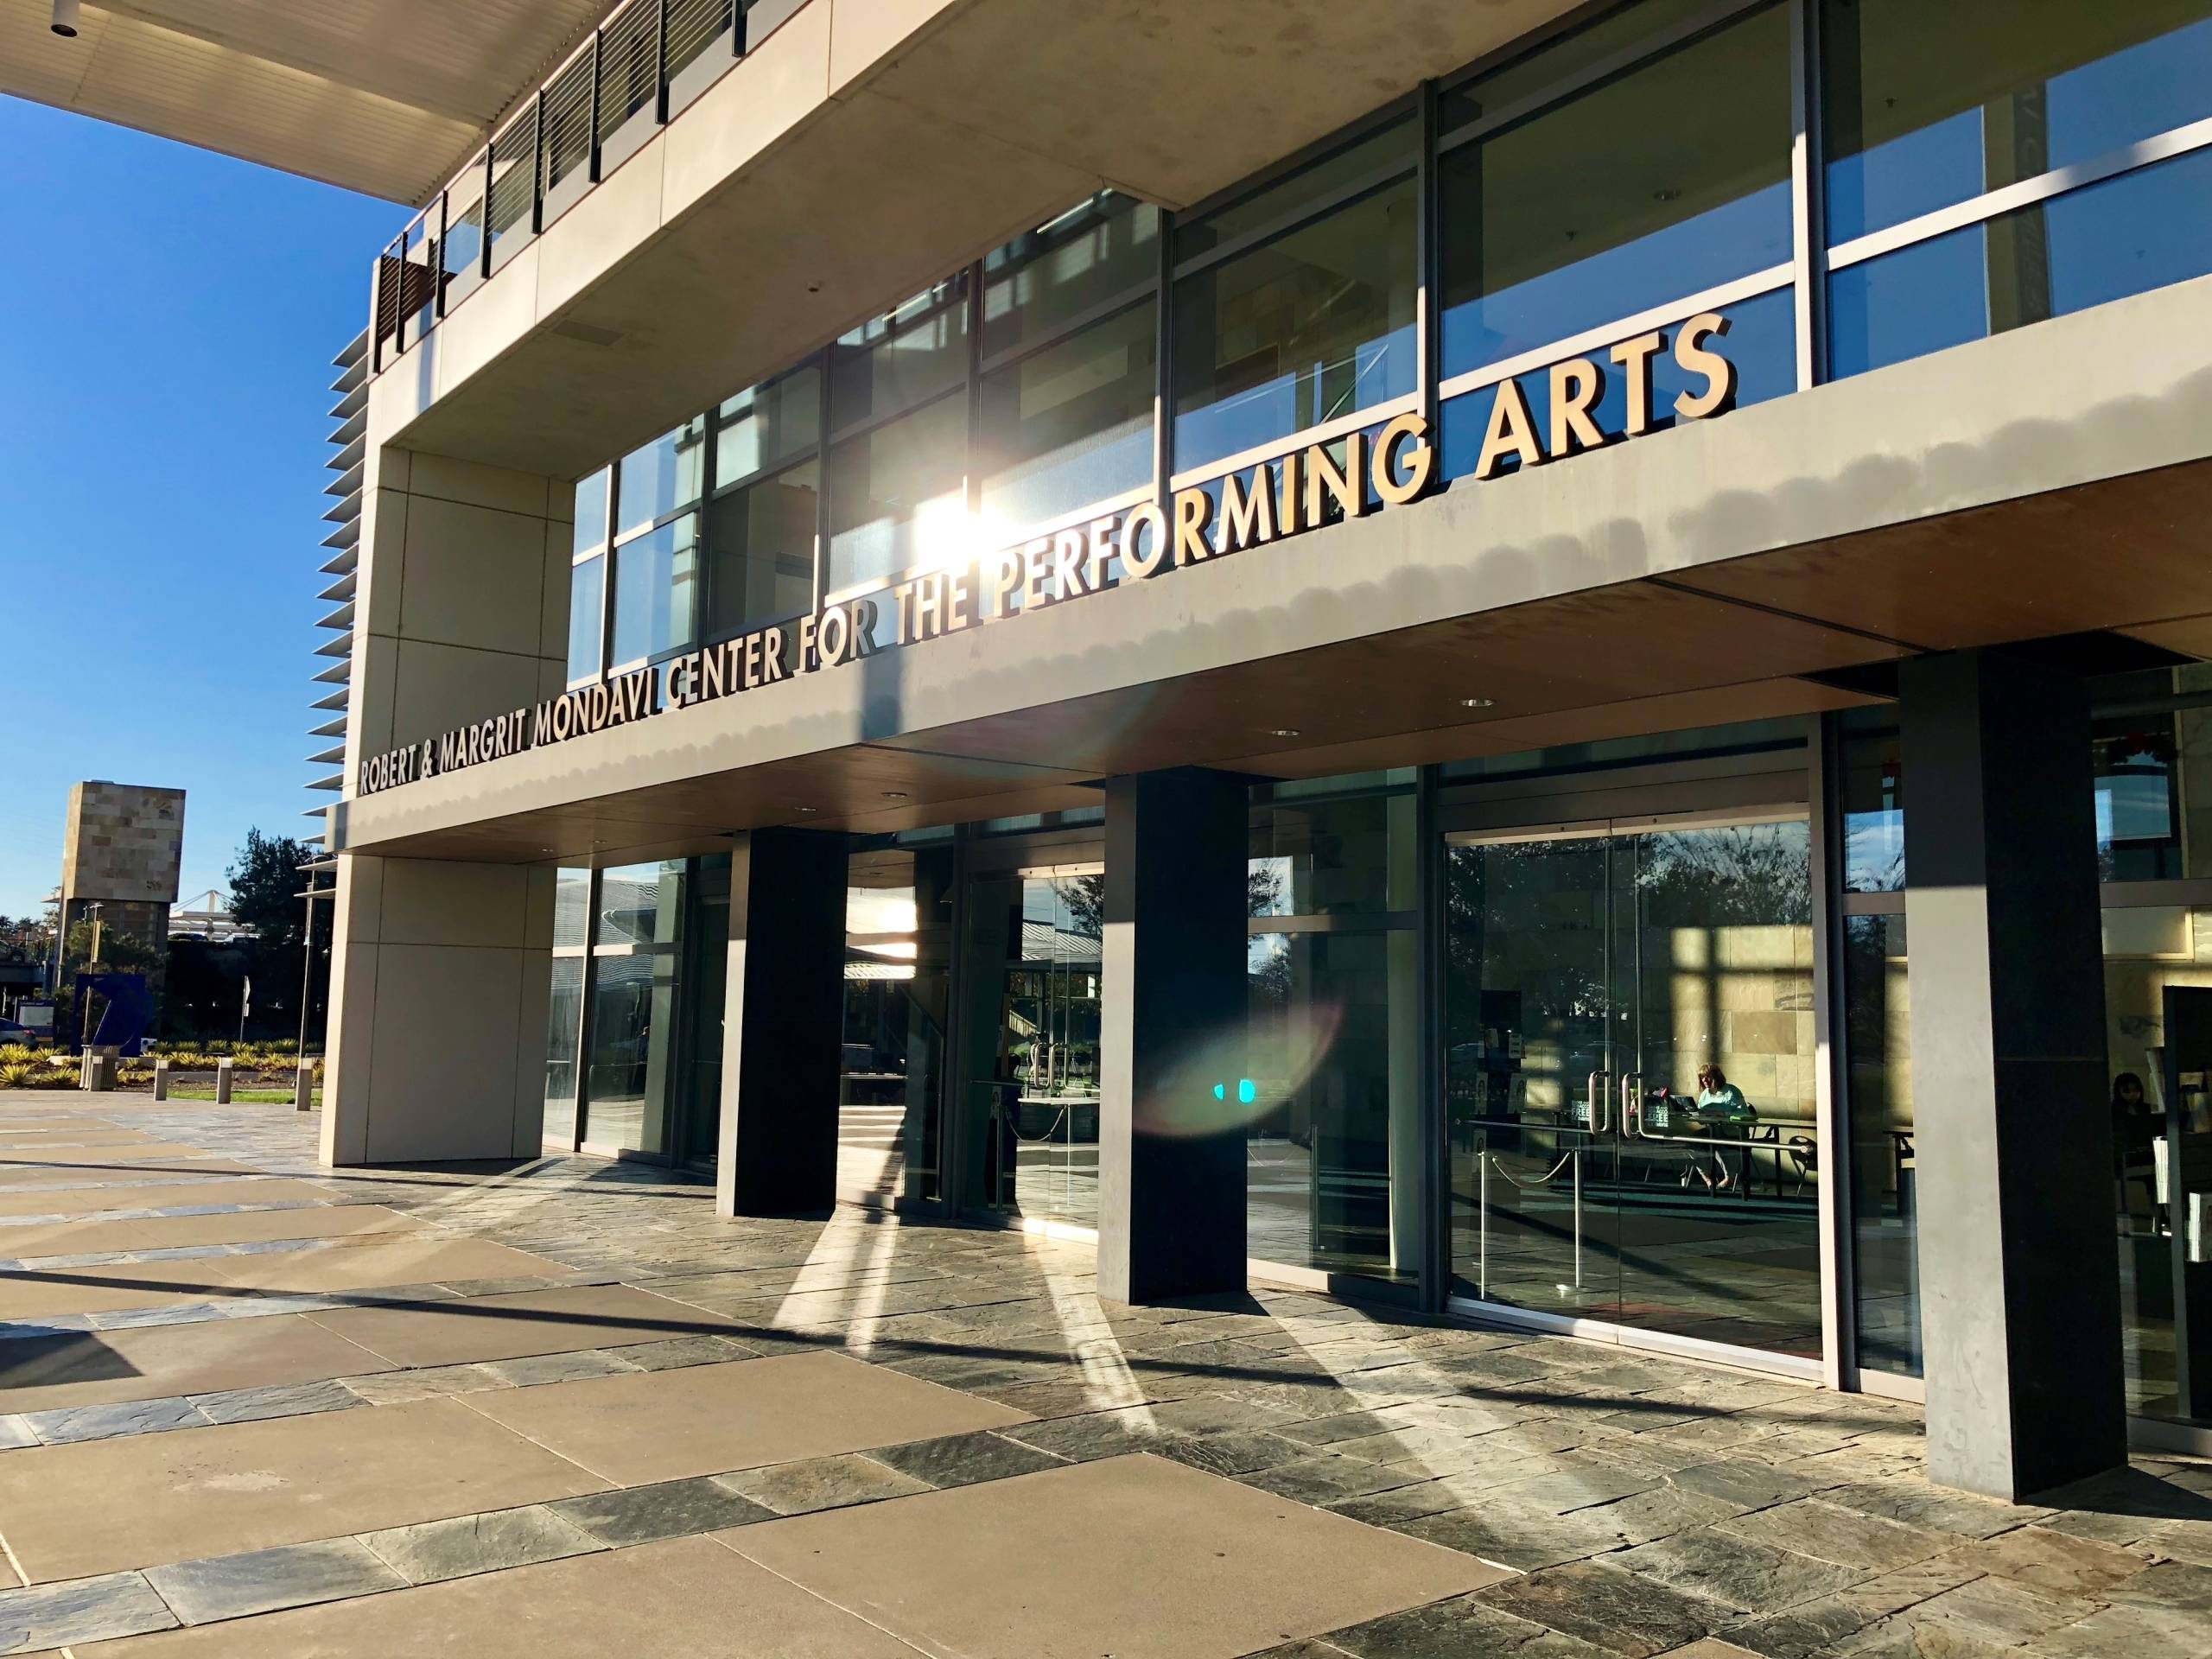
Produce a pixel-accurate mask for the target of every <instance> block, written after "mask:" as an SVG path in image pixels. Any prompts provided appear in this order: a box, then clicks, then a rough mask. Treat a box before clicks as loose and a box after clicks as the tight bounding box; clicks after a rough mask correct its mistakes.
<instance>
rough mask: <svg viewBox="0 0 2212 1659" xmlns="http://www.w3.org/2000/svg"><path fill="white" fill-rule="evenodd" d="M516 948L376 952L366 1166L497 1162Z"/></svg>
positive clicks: (507, 1088) (508, 1082)
mask: <svg viewBox="0 0 2212 1659" xmlns="http://www.w3.org/2000/svg"><path fill="white" fill-rule="evenodd" d="M525 957H530V958H531V960H532V962H533V963H535V962H536V961H537V960H541V958H539V957H537V955H536V953H533V952H525V951H524V950H519V949H514V948H510V949H505V950H494V949H482V950H468V949H456V948H454V947H452V946H449V945H415V944H386V945H381V946H379V947H378V966H377V986H376V1010H375V1015H374V1019H375V1026H376V1031H375V1036H374V1038H373V1039H372V1045H371V1058H370V1071H371V1075H372V1077H373V1079H374V1091H373V1097H372V1100H371V1102H370V1103H369V1109H368V1113H367V1123H366V1126H365V1147H364V1156H365V1157H366V1158H368V1159H370V1160H438V1159H454V1158H498V1157H505V1156H506V1155H507V1154H509V1152H510V1151H511V1149H512V1144H513V1121H512V1101H513V1099H514V1095H515V1086H516V1078H515V1059H516V1053H517V1049H518V1042H517V1039H518V1016H519V1013H520V1009H521V1001H522V976H523V969H524V959H525Z"/></svg>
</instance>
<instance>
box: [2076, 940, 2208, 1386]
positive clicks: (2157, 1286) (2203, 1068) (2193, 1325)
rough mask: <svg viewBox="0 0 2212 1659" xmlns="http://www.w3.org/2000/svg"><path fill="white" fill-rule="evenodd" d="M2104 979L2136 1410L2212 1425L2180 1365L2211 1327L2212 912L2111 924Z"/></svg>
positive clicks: (2125, 1331) (2129, 1374) (2124, 1310)
mask: <svg viewBox="0 0 2212 1659" xmlns="http://www.w3.org/2000/svg"><path fill="white" fill-rule="evenodd" d="M2104 969H2105V1045H2106V1051H2107V1065H2108V1067H2109V1069H2110V1071H2111V1074H2112V1091H2111V1095H2110V1097H2109V1102H2108V1109H2109V1110H2110V1112H2111V1114H2112V1129H2113V1193H2114V1199H2115V1205H2116V1208H2117V1211H2118V1214H2119V1221H2120V1325H2121V1338H2122V1349H2123V1352H2124V1354H2125V1374H2126V1388H2127V1405H2128V1409H2129V1410H2130V1411H2131V1412H2133V1413H2134V1414H2137V1415H2139V1416H2145V1417H2162V1418H2169V1419H2190V1418H2192V1417H2193V1418H2195V1419H2196V1421H2203V1420H2204V1406H2203V1402H2204V1401H2205V1399H2206V1389H2205V1387H2204V1384H2203V1383H2202V1381H2201V1380H2196V1379H2190V1395H2193V1396H2194V1398H2193V1400H2192V1399H2190V1398H2185V1397H2183V1392H2182V1389H2183V1380H2184V1379H2183V1370H2182V1368H2181V1366H2180V1365H2179V1363H2177V1361H2178V1355H2179V1352H2180V1351H2181V1349H2182V1347H2183V1344H2187V1345H2188V1347H2189V1349H2190V1351H2192V1352H2201V1351H2202V1342H2203V1338H2202V1330H2203V1325H2204V1321H2206V1320H2207V1319H2212V1285H2209V1284H2208V1275H2207V1268H2206V1266H2205V1263H2206V1262H2208V1261H2212V1228H2208V1225H2207V1223H2208V1219H2212V1217H2208V1216H2207V1211H2208V1209H2212V1198H2207V1196H2206V1193H2205V1191H2204V1184H2203V1181H2202V1176H2201V1174H2199V1173H2197V1172H2200V1171H2202V1169H2203V1168H2204V1167H2205V1166H2206V1163H2207V1161H2208V1158H2212V1092H2208V1088H2207V1079H2208V1078H2212V1053H2208V1052H2206V1051H2205V1049H2204V1048H2203V1046H2202V1040H2201V1035H2200V1033H2202V1032H2203V1031H2204V1030H2205V1029H2206V1027H2207V1023H2208V1020H2207V1016H2206V1015H2204V1014H2202V1013H2200V1012H2199V1011H2198V1008H2197V1007H2196V1006H2195V1005H2197V1004H2201V1003H2202V1001H2203V1000H2204V998H2205V997H2206V996H2207V995H2212V909H2207V908H2204V907H2202V906H2194V907H2193V906H2185V905H2161V906H2144V907H2140V908H2129V909H2124V910H2122V909H2114V910H2107V911H2106V912H2104ZM2170 1017H2178V1018H2179V1020H2181V1022H2182V1023H2181V1027H2180V1029H2178V1030H2176V1029H2171V1028H2170V1027H2169V1025H2168V1020H2169V1018H2170ZM2170 1085H2177V1086H2178V1089H2179V1098H2178V1099H2171V1098H2170V1097H2169V1089H2170ZM2099 1104H2100V1105H2107V1103H2099ZM2177 1298H2179V1299H2181V1300H2179V1304H2178V1306H2177Z"/></svg>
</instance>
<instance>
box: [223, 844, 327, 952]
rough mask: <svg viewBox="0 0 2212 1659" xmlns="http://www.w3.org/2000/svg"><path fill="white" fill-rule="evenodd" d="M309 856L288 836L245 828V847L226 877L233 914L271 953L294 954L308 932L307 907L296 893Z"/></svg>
mask: <svg viewBox="0 0 2212 1659" xmlns="http://www.w3.org/2000/svg"><path fill="white" fill-rule="evenodd" d="M307 861H308V849H306V848H305V847H303V846H302V845H301V844H300V843H299V842H296V841H295V840H293V839H292V838H291V837H290V836H264V835H263V834H262V833H261V831H260V830H258V829H249V830H247V831H246V832H245V846H243V847H241V848H240V849H238V857H237V858H235V859H233V860H232V861H231V868H230V869H229V870H228V871H227V872H226V879H227V880H229V882H230V884H231V914H232V916H233V917H234V918H237V920H238V925H240V926H242V927H248V928H251V929H252V930H253V931H254V933H255V935H256V936H257V938H260V940H261V941H262V943H263V944H266V945H269V946H270V947H271V948H272V949H274V950H296V949H297V948H298V947H299V944H300V943H301V940H302V937H303V936H304V934H305V933H306V931H307V906H305V905H304V904H302V902H301V900H300V892H301V889H302V887H305V886H306V885H307V881H306V878H305V877H304V876H302V874H300V866H301V865H302V864H304V863H306V862H307Z"/></svg>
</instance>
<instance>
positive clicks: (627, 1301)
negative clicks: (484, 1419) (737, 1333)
mask: <svg viewBox="0 0 2212 1659" xmlns="http://www.w3.org/2000/svg"><path fill="white" fill-rule="evenodd" d="M308 1317H309V1318H311V1319H314V1320H315V1322H316V1323H317V1324H319V1325H322V1326H324V1327H325V1328H326V1329H327V1330H330V1331H333V1332H337V1333H338V1334H339V1335H340V1336H343V1337H345V1338H346V1339H347V1340H349V1341H351V1342H354V1343H358V1344H360V1345H361V1346H362V1347H364V1348H366V1349H368V1350H370V1351H372V1352H375V1353H378V1354H380V1355H382V1356H384V1357H385V1358H386V1359H389V1360H391V1361H392V1362H393V1363H396V1364H400V1365H410V1366H429V1365H464V1364H471V1363H479V1362H482V1361H485V1360H499V1359H518V1358H521V1357H524V1356H525V1355H534V1354H552V1353H559V1352H562V1351H564V1350H569V1349H578V1348H611V1347H619V1346H622V1345H624V1344H631V1343H644V1342H658V1341H664V1340H668V1339H672V1338H679V1337H692V1336H722V1335H727V1334H728V1333H729V1332H732V1331H734V1329H735V1326H734V1323H733V1321H731V1320H729V1319H725V1318H723V1317H722V1316H721V1314H719V1313H706V1312H703V1311H702V1310H701V1309H699V1308H696V1307H690V1306H685V1305H684V1304H683V1303H682V1302H674V1301H671V1300H668V1299H667V1298H666V1297H664V1296H657V1295H654V1294H652V1293H650V1292H647V1291H643V1290H636V1289H632V1288H631V1287H628V1286H626V1285H589V1286H582V1287H577V1288H575V1289H562V1290H535V1291H524V1292H522V1293H520V1294H513V1295H506V1296H480V1297H470V1298H467V1299H466V1300H454V1301H448V1302H441V1303H438V1304H436V1305H435V1306H429V1307H391V1308H348V1309H346V1310H343V1311H340V1312H337V1313H315V1314H311V1315H309V1316H308ZM724 1357H727V1356H724Z"/></svg>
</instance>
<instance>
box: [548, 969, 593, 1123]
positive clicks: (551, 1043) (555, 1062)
mask: <svg viewBox="0 0 2212 1659" xmlns="http://www.w3.org/2000/svg"><path fill="white" fill-rule="evenodd" d="M583 995H584V959H583V958H582V957H581V956H575V957H554V958H553V994H552V997H551V999H550V1001H549V1002H548V1004H547V1007H546V1015H545V1128H544V1135H543V1138H544V1141H545V1144H546V1145H547V1146H549V1147H567V1146H568V1145H569V1142H570V1141H573V1140H575V1134H576V1042H577V1039H578V1038H579V1036H580V1035H581V1034H582V1033H581V1025H582V1019H583Z"/></svg>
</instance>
